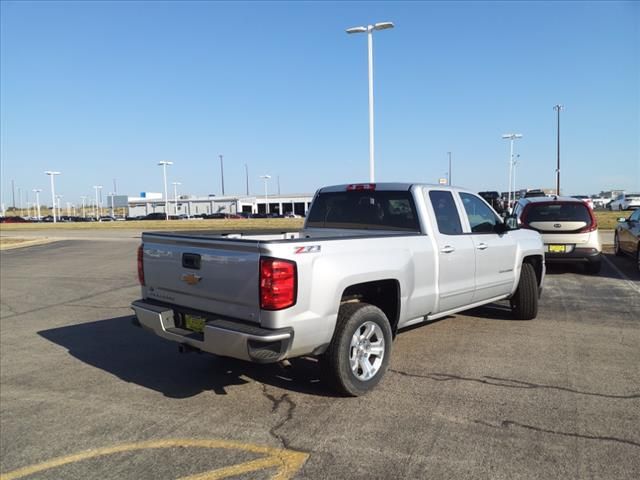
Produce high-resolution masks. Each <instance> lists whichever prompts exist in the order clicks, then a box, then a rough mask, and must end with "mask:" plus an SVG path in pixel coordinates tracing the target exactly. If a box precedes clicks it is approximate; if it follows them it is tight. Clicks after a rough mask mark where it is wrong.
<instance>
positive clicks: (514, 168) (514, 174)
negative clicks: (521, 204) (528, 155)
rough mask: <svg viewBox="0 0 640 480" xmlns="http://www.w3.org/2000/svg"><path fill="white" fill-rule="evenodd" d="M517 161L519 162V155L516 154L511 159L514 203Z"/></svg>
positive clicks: (514, 197) (514, 199) (514, 198)
mask: <svg viewBox="0 0 640 480" xmlns="http://www.w3.org/2000/svg"><path fill="white" fill-rule="evenodd" d="M518 160H520V154H517V155H515V156H514V157H513V201H514V202H515V201H516V192H517V191H518V190H516V165H517V164H518Z"/></svg>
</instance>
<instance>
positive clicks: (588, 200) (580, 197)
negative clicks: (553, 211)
mask: <svg viewBox="0 0 640 480" xmlns="http://www.w3.org/2000/svg"><path fill="white" fill-rule="evenodd" d="M571 198H577V199H578V200H582V201H583V202H584V203H586V204H587V205H588V206H589V208H590V209H591V210H593V200H591V197H588V196H587V195H571Z"/></svg>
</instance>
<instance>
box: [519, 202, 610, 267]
mask: <svg viewBox="0 0 640 480" xmlns="http://www.w3.org/2000/svg"><path fill="white" fill-rule="evenodd" d="M513 214H514V216H515V217H516V218H517V219H518V224H519V225H520V226H521V227H522V228H528V229H531V230H535V231H537V232H539V233H540V235H542V241H543V242H544V249H545V260H546V261H547V263H551V262H559V263H574V262H578V263H583V264H584V265H585V268H586V270H587V272H588V273H591V274H596V273H598V272H599V271H600V267H601V264H602V243H601V242H600V234H599V232H598V223H597V221H596V217H595V216H594V214H593V210H592V209H591V208H589V207H588V206H587V205H586V204H585V203H584V202H583V201H582V200H579V199H577V198H571V197H557V196H552V197H545V198H540V197H534V198H522V199H520V200H518V202H517V203H516V206H515V208H514V212H513Z"/></svg>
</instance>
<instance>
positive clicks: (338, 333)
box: [321, 303, 392, 397]
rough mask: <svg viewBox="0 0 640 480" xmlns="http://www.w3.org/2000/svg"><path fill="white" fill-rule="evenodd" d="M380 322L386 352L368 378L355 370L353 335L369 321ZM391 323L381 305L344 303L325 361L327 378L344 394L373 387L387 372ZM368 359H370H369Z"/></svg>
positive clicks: (324, 372)
mask: <svg viewBox="0 0 640 480" xmlns="http://www.w3.org/2000/svg"><path fill="white" fill-rule="evenodd" d="M367 322H371V323H373V324H375V325H377V326H378V327H379V329H380V331H381V332H382V337H383V341H384V354H383V355H382V360H381V364H380V365H379V367H378V369H377V371H376V373H375V374H374V375H373V377H371V378H370V379H368V380H361V379H359V378H358V377H357V376H356V374H355V373H354V372H353V371H352V369H351V365H350V356H351V355H352V353H353V352H352V346H351V342H352V338H353V337H354V335H355V333H356V330H358V329H359V328H361V327H362V326H363V325H364V324H365V323H367ZM391 342H392V335H391V326H390V325H389V320H388V319H387V317H386V315H385V314H384V313H383V312H382V310H380V309H379V308H378V307H376V306H374V305H370V304H368V303H346V304H344V305H342V307H340V312H339V313H338V320H337V322H336V328H335V331H334V333H333V338H332V340H331V344H330V345H329V348H328V349H327V351H326V352H325V354H324V355H323V358H322V362H321V368H322V369H323V372H322V373H323V377H324V379H325V380H326V381H327V382H328V383H329V384H330V385H331V387H333V388H334V389H335V390H336V391H338V392H339V393H341V394H344V395H347V396H351V397H357V396H360V395H364V394H365V393H367V392H369V391H370V390H372V389H373V388H374V387H375V386H376V385H377V384H378V383H380V380H382V377H383V376H384V374H385V372H386V370H387V367H388V365H389V357H390V356H391ZM366 361H368V360H366Z"/></svg>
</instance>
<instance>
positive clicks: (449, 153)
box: [447, 152, 451, 186]
mask: <svg viewBox="0 0 640 480" xmlns="http://www.w3.org/2000/svg"><path fill="white" fill-rule="evenodd" d="M447 154H448V155H449V186H451V152H447Z"/></svg>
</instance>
